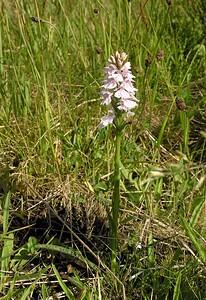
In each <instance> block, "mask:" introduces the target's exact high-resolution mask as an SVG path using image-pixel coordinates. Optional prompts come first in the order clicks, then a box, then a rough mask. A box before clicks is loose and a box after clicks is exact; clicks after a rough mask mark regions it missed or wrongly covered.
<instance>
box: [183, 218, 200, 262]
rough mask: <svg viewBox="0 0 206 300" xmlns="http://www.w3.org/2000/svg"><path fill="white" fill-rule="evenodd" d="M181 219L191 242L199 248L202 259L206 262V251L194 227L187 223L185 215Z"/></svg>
mask: <svg viewBox="0 0 206 300" xmlns="http://www.w3.org/2000/svg"><path fill="white" fill-rule="evenodd" d="M180 220H181V222H182V226H183V227H184V229H185V231H186V233H187V235H188V237H189V238H190V240H191V242H192V243H193V245H194V247H195V249H196V250H197V252H198V254H199V256H200V258H201V260H202V261H203V262H204V263H205V262H206V251H205V249H204V247H203V246H202V244H201V242H200V241H199V240H198V238H197V236H196V234H195V232H194V230H193V228H191V226H190V225H189V224H188V223H187V221H186V220H185V219H184V217H182V216H180Z"/></svg>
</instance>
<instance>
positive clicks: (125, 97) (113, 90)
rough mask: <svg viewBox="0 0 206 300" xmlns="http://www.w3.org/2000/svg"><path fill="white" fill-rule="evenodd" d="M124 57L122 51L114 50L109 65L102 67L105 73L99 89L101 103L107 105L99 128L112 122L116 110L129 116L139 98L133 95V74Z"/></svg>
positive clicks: (134, 89)
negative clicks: (114, 52) (106, 111)
mask: <svg viewBox="0 0 206 300" xmlns="http://www.w3.org/2000/svg"><path fill="white" fill-rule="evenodd" d="M126 58H127V55H126V54H125V53H124V52H123V53H119V52H116V54H115V56H111V57H110V59H109V62H110V65H109V66H107V67H105V68H104V72H105V73H106V75H105V78H104V80H103V85H102V90H101V96H102V99H103V100H102V103H101V104H103V105H107V107H108V114H107V116H105V117H103V118H102V119H101V123H100V124H99V126H98V127H99V128H104V127H106V126H107V125H109V124H112V123H113V121H114V119H115V117H116V114H117V110H119V111H122V112H126V113H127V114H128V115H130V116H131V115H133V113H132V112H131V110H132V109H134V108H135V107H136V106H137V105H138V102H139V100H138V99H137V98H136V97H135V93H136V91H137V89H136V88H135V87H134V86H133V82H134V78H135V76H134V75H132V72H131V64H130V62H125V60H126Z"/></svg>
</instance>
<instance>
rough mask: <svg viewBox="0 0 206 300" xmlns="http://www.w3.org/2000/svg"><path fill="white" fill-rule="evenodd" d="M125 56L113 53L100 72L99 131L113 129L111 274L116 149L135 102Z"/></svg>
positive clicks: (117, 168) (116, 196)
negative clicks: (103, 110)
mask: <svg viewBox="0 0 206 300" xmlns="http://www.w3.org/2000/svg"><path fill="white" fill-rule="evenodd" d="M126 59H127V55H126V53H124V52H122V53H119V52H116V54H115V56H111V57H110V59H109V60H108V61H109V63H110V65H109V66H106V67H105V68H104V71H105V73H106V75H105V78H104V80H103V85H102V89H101V96H102V99H103V100H102V104H103V105H106V106H107V111H108V113H107V115H106V116H104V117H102V118H101V122H100V124H99V126H98V127H99V129H102V128H105V127H106V126H108V125H109V124H113V125H114V128H115V134H116V139H115V144H116V149H115V171H114V179H113V187H114V190H113V199H112V215H111V218H110V219H111V222H110V238H111V270H112V271H113V272H116V271H117V229H118V219H119V205H120V177H121V173H120V164H121V161H120V147H121V137H122V131H123V129H124V127H125V125H126V122H125V120H124V116H125V114H126V116H132V115H134V113H133V112H132V111H131V110H132V109H134V108H135V107H136V106H137V105H138V102H139V100H138V99H137V98H136V97H135V93H136V91H137V89H136V88H135V87H134V86H133V82H134V78H135V76H134V75H132V72H131V64H130V62H126Z"/></svg>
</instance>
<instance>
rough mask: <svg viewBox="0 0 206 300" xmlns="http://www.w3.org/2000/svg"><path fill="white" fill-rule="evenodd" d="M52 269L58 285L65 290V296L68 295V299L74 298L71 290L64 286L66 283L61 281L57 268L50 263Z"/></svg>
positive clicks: (73, 299) (72, 299)
mask: <svg viewBox="0 0 206 300" xmlns="http://www.w3.org/2000/svg"><path fill="white" fill-rule="evenodd" d="M52 268H53V271H54V273H55V275H56V278H57V280H58V282H59V285H60V286H61V288H62V290H63V291H64V292H65V294H66V296H67V297H68V299H69V300H75V297H74V294H73V293H72V291H71V290H70V289H69V288H68V287H67V286H66V284H65V283H64V282H63V280H62V278H61V276H60V274H59V272H58V270H57V268H56V267H55V265H54V264H52Z"/></svg>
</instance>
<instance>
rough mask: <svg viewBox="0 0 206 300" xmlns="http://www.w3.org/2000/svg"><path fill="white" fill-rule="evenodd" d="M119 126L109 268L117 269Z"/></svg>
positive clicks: (118, 128) (119, 128)
mask: <svg viewBox="0 0 206 300" xmlns="http://www.w3.org/2000/svg"><path fill="white" fill-rule="evenodd" d="M121 131H122V129H121V126H116V150H115V171H114V183H113V184H114V192H113V199H112V220H111V250H112V253H111V270H112V271H113V272H114V273H115V272H116V270H117V229H118V218H119V203H120V146H121Z"/></svg>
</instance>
